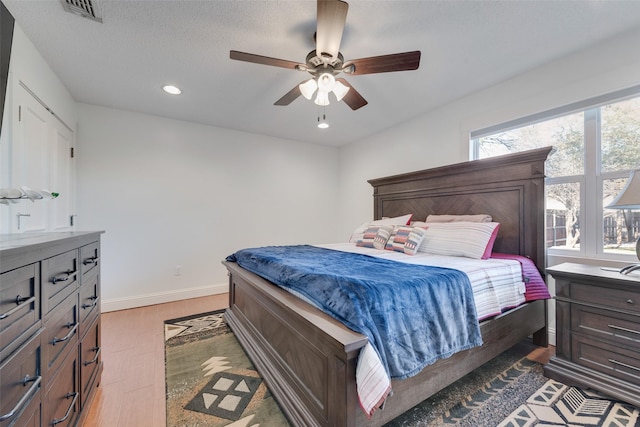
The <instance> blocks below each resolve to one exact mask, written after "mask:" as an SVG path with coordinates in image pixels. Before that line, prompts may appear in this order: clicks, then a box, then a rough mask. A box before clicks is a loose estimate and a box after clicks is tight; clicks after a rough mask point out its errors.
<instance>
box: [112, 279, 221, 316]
mask: <svg viewBox="0 0 640 427" xmlns="http://www.w3.org/2000/svg"><path fill="white" fill-rule="evenodd" d="M228 291H229V284H228V283H226V282H225V283H218V284H215V285H209V286H202V287H199V288H188V289H180V290H175V291H166V292H158V293H153V294H147V295H136V296H132V297H126V298H114V299H110V300H103V301H102V304H101V306H102V307H101V309H102V313H107V312H109V311H118V310H127V309H130V308H137V307H144V306H147V305H155V304H163V303H166V302H174V301H180V300H183V299H190V298H198V297H204V296H209V295H217V294H224V293H227V292H228Z"/></svg>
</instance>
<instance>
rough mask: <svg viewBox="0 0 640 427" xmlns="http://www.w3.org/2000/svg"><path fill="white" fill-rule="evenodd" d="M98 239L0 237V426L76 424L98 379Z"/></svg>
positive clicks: (86, 235) (82, 235) (84, 235)
mask: <svg viewBox="0 0 640 427" xmlns="http://www.w3.org/2000/svg"><path fill="white" fill-rule="evenodd" d="M101 234H102V232H63V233H25V234H5V235H0V396H1V397H0V427H8V426H15V427H19V426H20V427H21V426H32V427H35V426H62V427H66V426H76V425H81V424H82V421H83V416H84V415H86V412H87V411H83V410H84V409H85V408H88V405H89V403H90V401H91V398H92V397H93V395H94V394H95V388H96V387H97V386H98V384H99V382H100V375H101V372H102V359H101V357H100V235H101Z"/></svg>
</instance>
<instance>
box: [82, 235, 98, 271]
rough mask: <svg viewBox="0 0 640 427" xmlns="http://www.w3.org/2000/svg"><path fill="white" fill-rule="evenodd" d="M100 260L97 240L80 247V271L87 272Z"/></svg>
mask: <svg viewBox="0 0 640 427" xmlns="http://www.w3.org/2000/svg"><path fill="white" fill-rule="evenodd" d="M99 260H100V244H99V243H98V242H95V243H91V244H90V245H85V246H83V247H81V248H80V271H81V273H82V274H87V273H88V272H89V271H91V270H94V269H95V268H96V267H97V266H98V262H99Z"/></svg>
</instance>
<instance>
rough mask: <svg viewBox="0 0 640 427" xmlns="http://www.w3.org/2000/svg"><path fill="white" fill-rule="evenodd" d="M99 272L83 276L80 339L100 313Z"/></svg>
mask: <svg viewBox="0 0 640 427" xmlns="http://www.w3.org/2000/svg"><path fill="white" fill-rule="evenodd" d="M97 273H98V272H97V271H96V270H94V271H93V272H92V273H90V274H87V275H84V276H82V284H81V285H80V337H83V336H84V334H85V333H86V327H87V326H88V323H91V321H92V320H93V319H94V318H95V317H96V316H97V315H98V313H99V312H100V286H99V283H98V280H99V277H98V274H97Z"/></svg>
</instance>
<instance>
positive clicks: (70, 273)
mask: <svg viewBox="0 0 640 427" xmlns="http://www.w3.org/2000/svg"><path fill="white" fill-rule="evenodd" d="M76 274H78V271H77V270H76V271H71V270H67V271H66V272H64V273H62V274H58V275H56V276H53V279H51V283H54V284H55V283H58V282H66V281H67V280H69V279H71V278H72V277H74V278H75V277H76Z"/></svg>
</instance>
